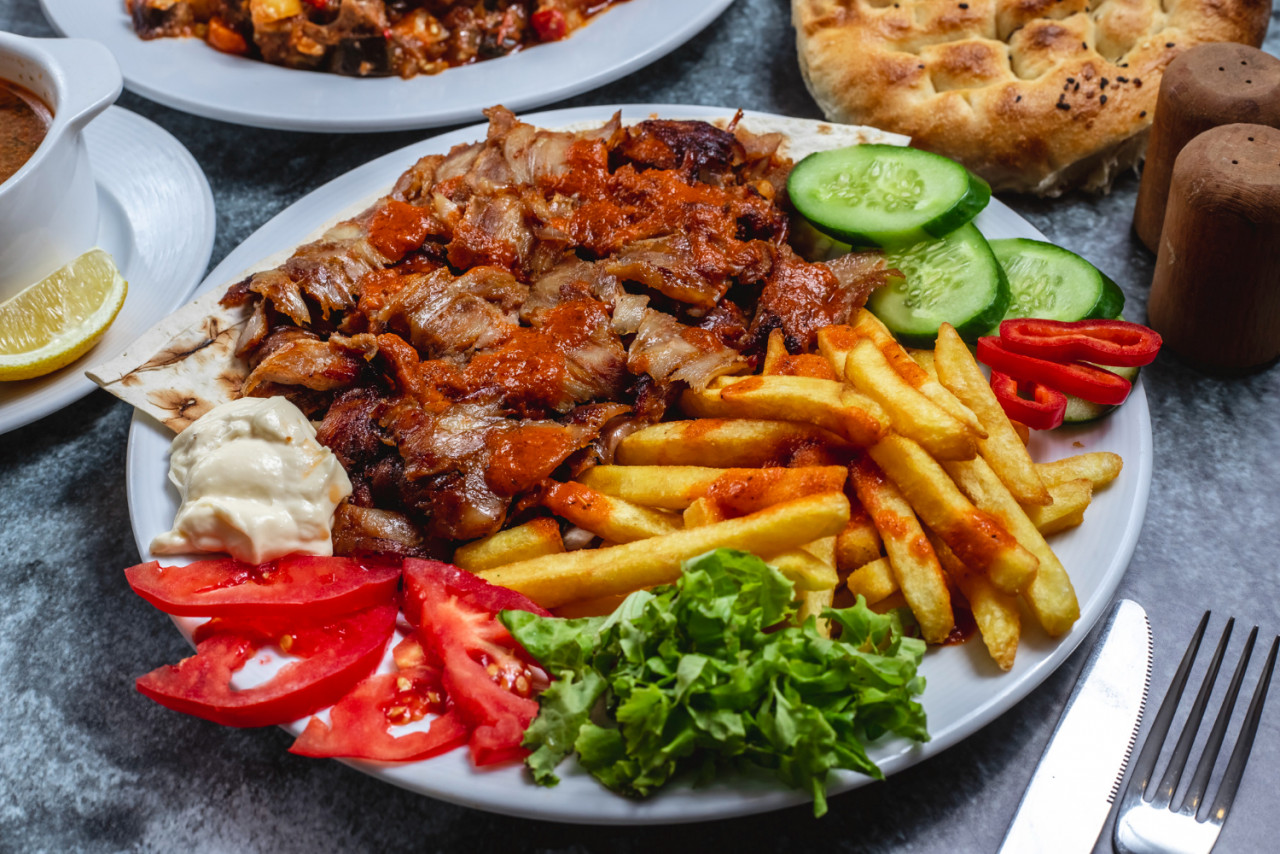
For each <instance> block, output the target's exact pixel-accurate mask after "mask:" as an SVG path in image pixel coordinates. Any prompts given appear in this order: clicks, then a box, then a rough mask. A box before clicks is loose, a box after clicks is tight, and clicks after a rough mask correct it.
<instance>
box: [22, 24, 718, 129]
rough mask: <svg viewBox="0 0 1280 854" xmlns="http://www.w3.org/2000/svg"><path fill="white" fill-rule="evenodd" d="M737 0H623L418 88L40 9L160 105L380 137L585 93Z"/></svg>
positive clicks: (417, 80) (678, 41) (263, 123)
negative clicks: (552, 37) (100, 49)
mask: <svg viewBox="0 0 1280 854" xmlns="http://www.w3.org/2000/svg"><path fill="white" fill-rule="evenodd" d="M732 2H733V0H693V2H689V0H623V2H622V3H620V4H619V5H617V6H613V7H611V8H608V9H606V10H604V11H603V12H602V13H601V14H599V15H597V16H595V17H594V18H593V19H592V20H591V21H590V22H588V24H587V25H586V26H585V27H583V28H582V29H581V30H578V31H577V32H575V33H572V34H571V35H570V36H569V38H568V39H565V40H563V41H560V42H554V43H550V44H543V45H537V46H536V47H534V48H531V49H529V50H525V51H520V52H519V53H516V54H513V55H511V56H506V57H501V58H498V59H491V60H485V61H483V62H478V63H475V64H474V65H469V66H464V67H461V68H452V69H449V70H447V71H445V72H442V73H441V74H438V75H419V76H418V77H414V78H411V79H409V80H401V79H400V78H398V77H379V78H353V77H343V76H341V75H336V74H329V73H325V72H308V71H298V70H295V69H289V68H283V67H280V66H275V65H269V64H267V63H265V62H259V61H257V60H246V59H242V58H240V57H235V56H228V55H226V54H221V53H219V52H218V51H216V50H214V49H213V48H210V47H209V46H208V45H206V44H204V43H203V42H202V41H200V40H199V39H194V38H186V39H179V38H162V39H154V40H151V41H144V40H143V39H141V38H138V37H137V36H136V35H135V34H134V32H133V30H132V28H131V27H130V24H129V19H128V15H127V14H125V12H124V3H123V2H106V3H104V2H102V0H40V5H41V8H42V9H43V11H44V15H45V18H46V19H48V21H49V23H50V24H51V25H52V26H53V28H54V29H55V30H57V31H58V32H59V33H60V34H61V35H64V36H69V37H78V38H90V39H95V40H97V41H100V42H102V43H104V44H105V45H107V47H109V48H110V49H111V52H112V53H113V54H114V55H115V57H116V60H117V61H118V62H119V64H120V69H121V72H122V73H123V75H124V81H125V86H126V87H128V88H129V89H130V90H131V91H133V92H136V93H138V94H139V95H142V96H144V97H146V98H149V99H151V100H153V101H156V102H157V103H160V104H164V105H165V106H168V107H173V108H174V109H178V110H182V111H184V112H188V113H193V114H195V115H198V116H203V117H205V118H211V119H219V120H221V121H225V122H232V123H236V124H243V125H249V126H252V127H261V128H272V129H276V130H301V131H325V132H345V131H356V132H372V131H395V130H410V129H415V128H425V127H441V126H445V125H450V124H457V123H459V122H464V121H465V122H470V121H476V120H478V119H480V118H481V115H480V113H481V110H483V109H484V108H486V107H489V106H491V105H493V104H495V103H501V104H503V105H505V106H507V107H508V108H510V109H512V110H524V109H527V108H530V107H535V106H540V105H543V104H549V103H551V102H553V101H558V100H562V99H565V98H569V97H572V96H574V95H578V94H581V93H583V92H586V91H588V90H590V89H594V88H597V87H599V86H603V85H605V84H606V83H610V82H613V81H614V80H617V79H619V78H621V77H624V76H626V75H627V74H630V73H632V72H633V71H636V70H638V69H640V68H643V67H644V66H646V65H648V64H650V63H652V62H654V61H655V60H657V59H659V58H660V57H662V56H665V55H666V54H668V53H670V52H671V51H673V50H675V49H676V48H678V47H680V46H681V45H683V44H684V43H685V42H687V41H688V40H689V39H691V38H693V37H694V36H695V35H697V34H698V33H699V32H701V31H702V30H703V29H705V28H706V27H707V26H708V25H709V24H711V22H712V21H714V20H715V19H716V18H718V17H719V16H720V15H721V14H722V13H723V12H724V11H725V9H727V8H728V7H729V5H730V4H731V3H732ZM175 69H180V72H178V73H174V72H175ZM584 69H585V73H584Z"/></svg>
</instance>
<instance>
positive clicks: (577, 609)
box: [555, 593, 630, 620]
mask: <svg viewBox="0 0 1280 854" xmlns="http://www.w3.org/2000/svg"><path fill="white" fill-rule="evenodd" d="M629 595H630V594H628V593H620V594H618V595H616V596H601V597H600V598H599V599H584V600H582V601H581V602H567V603H565V604H564V605H561V606H560V607H559V608H556V609H555V615H556V616H557V617H563V618H565V619H566V620H575V619H577V618H578V617H606V616H608V615H609V614H612V613H613V612H614V611H616V610H617V609H618V606H619V605H621V604H622V600H624V599H626V598H627V596H629Z"/></svg>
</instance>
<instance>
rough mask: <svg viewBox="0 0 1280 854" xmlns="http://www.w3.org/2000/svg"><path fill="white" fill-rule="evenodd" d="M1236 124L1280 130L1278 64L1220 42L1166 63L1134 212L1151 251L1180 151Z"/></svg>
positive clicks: (1252, 51)
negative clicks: (1212, 131) (1201, 136)
mask: <svg viewBox="0 0 1280 854" xmlns="http://www.w3.org/2000/svg"><path fill="white" fill-rule="evenodd" d="M1235 122H1248V123H1250V124H1259V125H1270V126H1272V127H1277V128H1280V59H1276V58H1275V57H1274V56H1271V55H1270V54H1267V53H1263V52H1262V51H1260V50H1258V49H1257V48H1253V47H1250V46H1248V45H1243V44H1233V43H1230V42H1218V43H1215V44H1202V45H1197V46H1195V47H1193V48H1191V49H1190V50H1188V51H1186V52H1185V53H1182V54H1179V55H1178V57H1177V58H1175V59H1174V60H1173V62H1171V63H1169V67H1168V68H1167V69H1165V72H1164V77H1163V79H1162V80H1161V82H1160V97H1159V100H1157V102H1156V114H1155V117H1154V118H1153V119H1152V125H1151V138H1150V141H1149V142H1148V143H1147V157H1146V163H1145V164H1144V165H1143V167H1142V185H1141V186H1140V187H1139V188H1138V202H1137V206H1136V207H1135V208H1134V211H1133V228H1134V230H1135V231H1136V232H1137V233H1138V238H1139V239H1140V240H1142V242H1143V243H1145V244H1146V245H1147V248H1148V249H1150V250H1151V251H1152V252H1156V251H1158V250H1157V244H1158V243H1159V240H1160V228H1161V226H1162V224H1163V223H1164V217H1165V206H1166V203H1167V200H1168V198H1169V177H1170V175H1171V174H1172V173H1173V163H1174V159H1175V158H1177V156H1178V152H1180V151H1181V150H1182V147H1183V146H1184V145H1186V144H1187V143H1188V142H1190V141H1191V140H1192V139H1193V138H1195V137H1196V136H1197V135H1198V134H1201V133H1203V132H1205V131H1207V130H1208V129H1209V128H1213V127H1217V126H1218V125H1226V124H1232V123H1235Z"/></svg>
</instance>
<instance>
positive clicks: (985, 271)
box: [867, 223, 1009, 349]
mask: <svg viewBox="0 0 1280 854" xmlns="http://www.w3.org/2000/svg"><path fill="white" fill-rule="evenodd" d="M885 262H886V263H887V264H888V266H890V267H896V268H897V269H898V270H900V271H901V272H902V274H903V276H904V277H905V279H904V280H903V281H899V282H896V283H894V284H890V285H886V286H884V287H882V288H877V289H876V290H874V291H872V292H871V296H870V298H869V299H868V300H867V309H868V310H869V311H870V312H871V313H872V314H874V315H875V316H876V317H878V318H880V320H882V321H883V322H884V325H885V326H887V327H889V331H891V332H892V333H893V334H894V335H895V336H896V337H897V339H898V340H899V341H901V342H902V343H903V344H905V345H907V346H908V347H923V348H926V349H932V348H933V345H934V343H935V342H936V341H937V338H938V327H939V326H941V325H942V324H943V323H944V322H945V323H950V324H951V325H952V326H954V327H955V328H956V331H957V332H959V333H960V337H961V338H964V339H965V340H966V341H970V342H972V341H974V340H976V339H977V337H978V336H979V335H982V334H984V333H986V331H987V330H988V329H990V328H991V326H992V325H993V324H994V323H995V322H996V321H998V320H999V319H1000V318H1002V317H1004V313H1005V310H1006V309H1007V308H1008V306H1009V282H1008V280H1006V279H1005V275H1004V270H1002V269H1001V267H1000V264H999V262H998V261H996V256H995V254H994V253H992V251H991V247H990V246H988V245H987V240H986V238H984V237H983V236H982V233H981V232H980V231H978V228H977V226H975V225H974V224H973V223H968V224H967V225H963V226H961V227H960V228H957V229H956V230H955V231H953V232H951V233H950V234H948V235H947V236H946V237H942V238H939V239H937V240H930V241H926V242H924V243H917V244H915V245H914V246H909V247H907V248H905V249H895V250H890V251H888V252H886V253H885Z"/></svg>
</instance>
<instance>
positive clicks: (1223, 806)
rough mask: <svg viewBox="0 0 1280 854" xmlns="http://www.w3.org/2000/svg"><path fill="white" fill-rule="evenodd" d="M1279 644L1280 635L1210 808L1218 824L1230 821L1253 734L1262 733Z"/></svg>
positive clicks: (1265, 666)
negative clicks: (1228, 813)
mask: <svg viewBox="0 0 1280 854" xmlns="http://www.w3.org/2000/svg"><path fill="white" fill-rule="evenodd" d="M1277 647H1280V637H1277V638H1276V639H1275V640H1273V641H1272V642H1271V652H1270V653H1268V654H1267V663H1266V664H1264V665H1262V675H1261V676H1260V677H1258V687H1257V690H1255V691H1254V692H1253V700H1252V701H1250V703H1249V713H1248V714H1247V715H1246V716H1245V719H1244V725H1243V726H1241V727H1240V736H1239V738H1238V739H1237V740H1236V747H1235V750H1233V751H1231V761H1230V762H1229V763H1227V771H1226V774H1224V775H1223V778H1222V786H1221V788H1219V789H1218V796H1217V797H1216V798H1214V799H1213V807H1212V808H1211V809H1210V810H1209V819H1208V820H1209V821H1213V822H1217V823H1218V824H1221V823H1222V822H1223V821H1226V818H1227V811H1228V810H1229V809H1230V808H1231V802H1232V801H1234V800H1235V797H1236V789H1237V788H1239V786H1240V778H1241V777H1243V776H1244V766H1245V764H1246V763H1247V762H1248V761H1249V751H1250V750H1252V748H1253V737H1254V735H1255V734H1257V732H1258V721H1259V720H1260V719H1261V718H1262V705H1263V703H1265V702H1266V699H1267V689H1268V688H1269V687H1270V686H1271V674H1272V672H1273V671H1274V670H1275V667H1276V649H1277Z"/></svg>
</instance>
